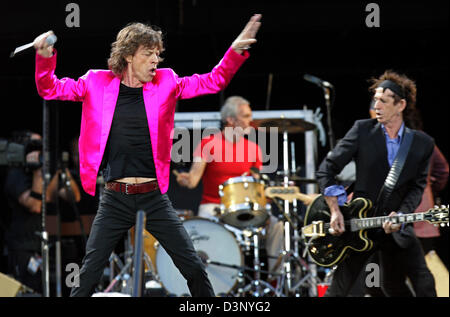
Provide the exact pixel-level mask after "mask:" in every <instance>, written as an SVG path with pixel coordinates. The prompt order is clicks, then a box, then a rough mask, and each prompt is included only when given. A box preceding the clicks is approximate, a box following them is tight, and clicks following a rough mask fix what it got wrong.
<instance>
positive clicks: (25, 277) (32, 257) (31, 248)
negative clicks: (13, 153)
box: [4, 131, 43, 293]
mask: <svg viewBox="0 0 450 317" xmlns="http://www.w3.org/2000/svg"><path fill="white" fill-rule="evenodd" d="M40 140H41V136H40V135H39V134H37V133H34V132H31V131H16V132H13V135H12V139H11V141H12V142H15V143H19V144H22V145H27V148H28V150H27V154H26V162H27V165H26V166H18V167H9V168H8V170H7V172H6V176H5V184H4V193H5V196H6V199H7V202H8V205H9V208H10V210H11V217H10V223H9V225H8V227H7V228H6V234H5V240H6V248H7V254H8V274H10V275H12V276H13V277H14V278H15V279H16V280H18V281H19V282H21V283H22V284H24V285H26V286H28V287H30V288H31V289H33V290H34V291H36V292H39V293H41V291H42V280H41V273H40V269H39V265H40V255H39V254H40V250H41V243H40V242H41V241H40V232H41V206H42V196H41V195H42V187H43V180H42V168H41V164H40V150H38V149H36V148H37V147H38V146H37V145H38V144H39V143H40V142H39V141H40ZM29 145H32V146H29Z"/></svg>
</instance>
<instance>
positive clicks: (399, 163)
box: [375, 127, 414, 216]
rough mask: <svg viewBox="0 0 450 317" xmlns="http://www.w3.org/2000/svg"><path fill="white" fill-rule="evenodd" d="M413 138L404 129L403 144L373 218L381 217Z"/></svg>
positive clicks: (409, 130) (380, 195)
mask: <svg viewBox="0 0 450 317" xmlns="http://www.w3.org/2000/svg"><path fill="white" fill-rule="evenodd" d="M413 138H414V131H412V130H411V129H409V128H407V127H405V132H404V134H403V142H402V143H401V145H400V148H399V149H398V152H397V156H396V158H395V160H394V162H393V163H392V166H391V169H390V170H389V173H388V175H387V177H386V180H385V181H384V185H383V187H382V188H381V190H380V192H379V194H378V198H377V201H376V204H375V206H376V207H375V216H380V215H383V214H382V212H383V208H384V205H385V204H386V202H387V201H388V199H389V197H390V196H391V194H392V191H393V190H394V187H395V185H396V184H397V181H398V178H399V176H400V174H401V172H402V169H403V166H404V165H405V161H406V158H407V157H408V153H409V149H410V148H411V143H412V140H413Z"/></svg>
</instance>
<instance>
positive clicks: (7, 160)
mask: <svg viewBox="0 0 450 317" xmlns="http://www.w3.org/2000/svg"><path fill="white" fill-rule="evenodd" d="M41 150H42V141H41V140H31V139H26V140H24V142H23V143H17V142H12V141H9V140H7V139H0V166H10V167H27V168H30V169H37V168H40V167H41V166H42V161H43V160H42V153H41V154H40V155H39V160H38V161H37V162H28V161H27V154H28V153H30V152H33V151H41Z"/></svg>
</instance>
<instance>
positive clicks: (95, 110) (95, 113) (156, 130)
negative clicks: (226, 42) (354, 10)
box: [35, 48, 249, 195]
mask: <svg viewBox="0 0 450 317" xmlns="http://www.w3.org/2000/svg"><path fill="white" fill-rule="evenodd" d="M56 55H57V54H56V50H55V51H54V54H53V56H52V57H50V58H45V57H42V56H40V55H39V54H36V74H35V79H36V86H37V91H38V93H39V95H40V96H41V97H42V98H44V99H45V100H52V99H58V100H71V101H80V102H82V103H83V105H82V114H81V128H80V138H79V156H80V176H81V183H82V185H83V188H84V190H85V191H86V192H87V193H88V194H90V195H95V189H96V181H97V174H98V171H99V168H100V164H101V162H102V158H103V153H104V151H105V147H106V143H107V141H108V136H109V131H110V128H111V123H112V119H113V115H114V109H115V107H116V102H117V98H118V95H119V87H120V78H119V77H116V76H115V75H114V74H113V72H112V71H109V70H89V71H88V72H87V73H86V74H85V75H84V76H82V77H80V78H79V79H78V80H74V79H71V78H62V79H58V78H57V77H56V76H55V68H56ZM248 57H249V54H248V52H244V54H243V55H240V54H237V53H236V52H235V51H233V50H232V49H231V48H229V49H228V50H227V52H226V53H225V55H224V57H223V58H222V60H221V61H220V62H219V64H218V65H217V66H215V67H214V68H213V70H212V71H211V72H210V73H207V74H202V75H198V74H194V75H192V76H187V77H178V75H177V74H176V73H175V72H174V71H173V70H172V69H170V68H161V69H158V70H157V71H156V76H155V77H154V78H153V80H152V81H151V82H148V83H146V84H145V85H144V87H143V94H144V103H145V110H146V113H147V120H148V127H149V130H150V139H151V144H152V152H153V158H154V162H155V169H156V177H157V180H158V184H159V188H160V190H161V193H163V194H164V193H165V192H167V189H168V187H169V173H170V152H171V149H172V139H171V138H170V133H171V131H172V129H173V126H174V115H175V104H176V101H177V100H178V99H188V98H193V97H196V96H201V95H205V94H213V93H217V92H219V91H220V90H222V89H224V88H225V87H226V86H227V85H228V83H229V82H230V80H231V79H232V77H233V76H234V74H235V73H236V72H237V70H238V69H239V67H240V66H241V65H242V64H243V62H244V61H245V60H246V59H247V58H248Z"/></svg>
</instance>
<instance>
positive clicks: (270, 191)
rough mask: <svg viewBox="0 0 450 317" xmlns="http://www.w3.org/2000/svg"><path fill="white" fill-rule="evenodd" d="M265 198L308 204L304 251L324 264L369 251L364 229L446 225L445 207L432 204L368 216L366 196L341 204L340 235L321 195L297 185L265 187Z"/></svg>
mask: <svg viewBox="0 0 450 317" xmlns="http://www.w3.org/2000/svg"><path fill="white" fill-rule="evenodd" d="M265 192H266V195H267V196H268V197H279V198H282V199H286V200H292V199H299V200H302V201H304V202H305V205H308V209H307V210H306V214H305V218H304V224H303V227H302V229H301V230H302V235H303V236H304V237H306V238H310V240H309V241H308V243H307V250H308V253H309V255H310V256H311V258H312V260H313V261H314V262H315V263H316V264H318V265H320V266H325V267H330V266H334V265H337V264H338V263H340V262H341V261H342V260H343V259H344V258H345V257H346V256H347V255H348V254H349V253H350V252H363V251H368V250H370V249H371V248H372V247H373V242H372V241H371V240H370V239H369V238H368V237H367V229H370V228H381V227H383V223H384V222H386V221H391V222H392V223H396V224H403V223H412V222H418V221H427V222H429V223H432V224H436V225H437V224H441V225H443V226H445V225H448V221H449V216H448V206H442V207H435V208H431V209H429V210H428V211H427V212H421V213H411V214H404V215H396V216H392V217H389V216H384V217H371V218H368V217H367V214H368V212H369V211H370V209H371V208H372V202H371V201H370V200H369V199H365V198H356V199H354V200H352V201H351V202H350V203H348V204H345V205H344V206H340V210H341V212H342V215H343V216H344V223H345V232H344V233H343V234H341V235H340V236H333V235H331V234H330V233H329V231H328V230H329V228H330V217H331V214H330V209H329V207H328V204H327V203H326V201H325V199H324V198H323V196H322V195H306V194H301V193H300V192H299V190H298V188H297V187H294V186H290V187H268V188H267V189H266V191H265ZM278 192H280V193H278Z"/></svg>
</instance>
